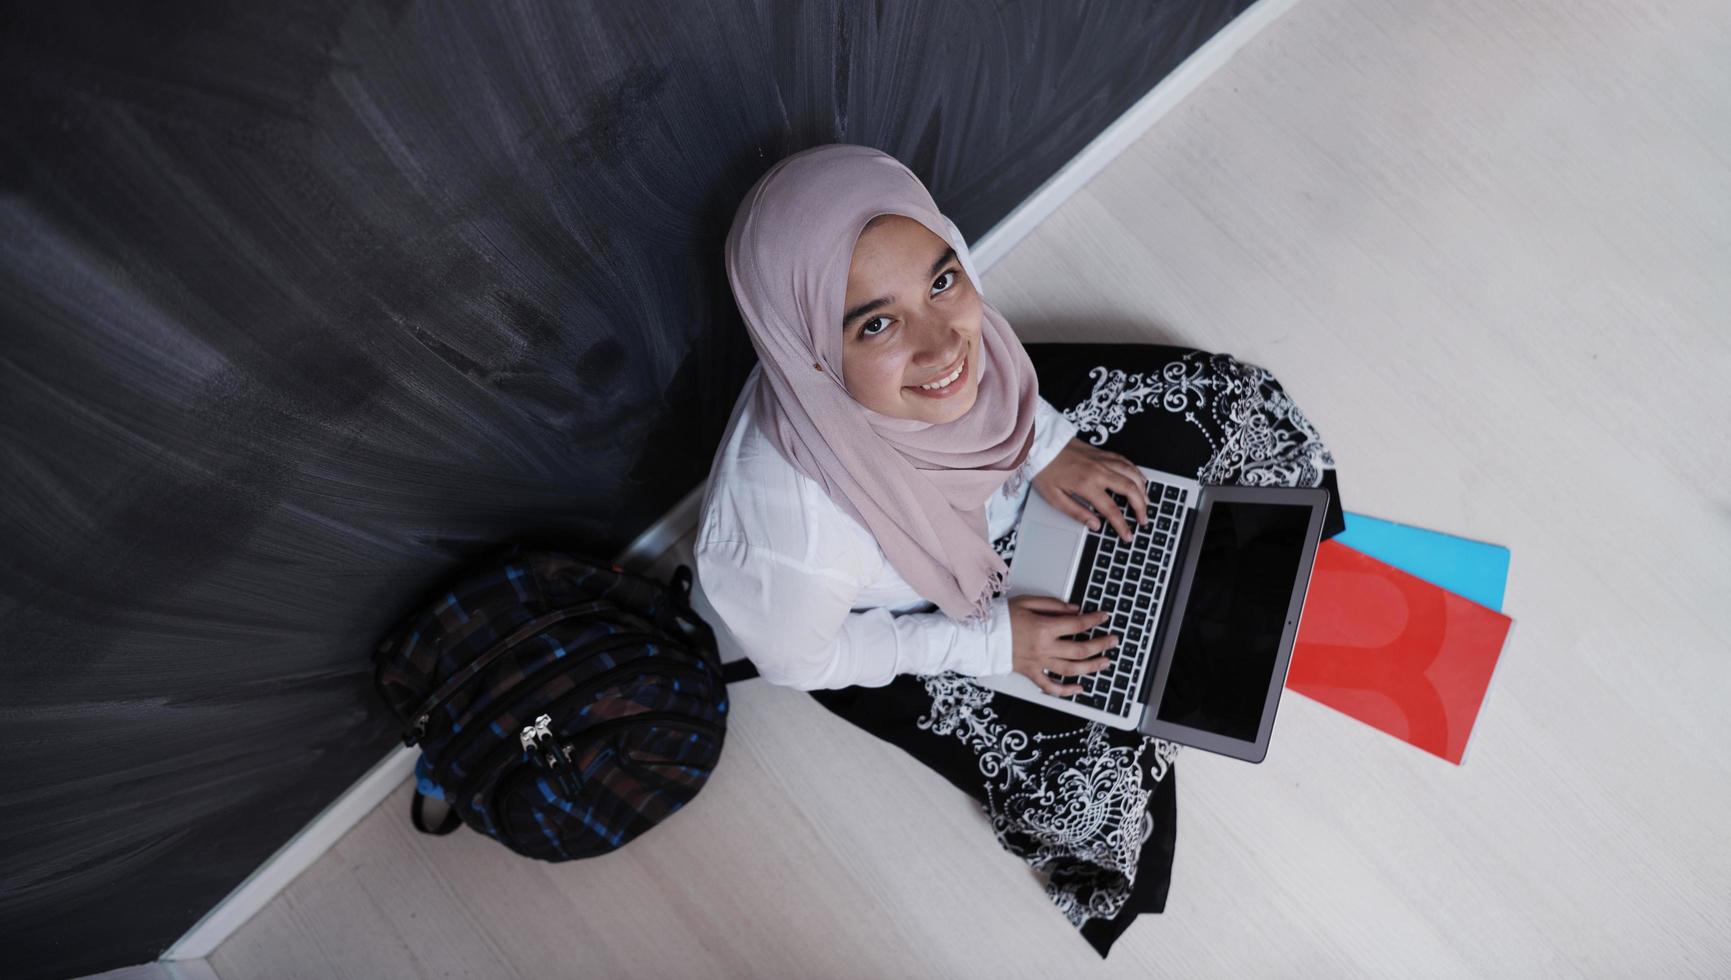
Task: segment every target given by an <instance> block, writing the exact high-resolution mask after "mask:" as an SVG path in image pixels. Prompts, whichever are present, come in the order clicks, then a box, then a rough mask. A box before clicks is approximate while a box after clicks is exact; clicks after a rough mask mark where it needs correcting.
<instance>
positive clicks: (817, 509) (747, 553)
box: [693, 365, 1076, 691]
mask: <svg viewBox="0 0 1731 980" xmlns="http://www.w3.org/2000/svg"><path fill="white" fill-rule="evenodd" d="M762 373H763V368H762V366H761V365H760V366H758V367H756V368H753V369H752V373H751V375H750V377H748V378H747V379H746V382H745V387H744V388H743V389H742V390H741V391H740V394H739V398H738V400H737V401H736V402H735V403H734V408H733V417H732V419H731V420H730V421H729V422H728V424H727V430H726V432H725V433H724V434H723V436H722V439H721V445H720V448H718V449H717V450H716V453H715V460H714V463H713V465H712V466H711V468H710V474H709V486H708V488H707V489H706V490H705V492H704V495H703V510H702V517H701V519H700V522H699V524H698V530H697V536H696V540H695V543H694V548H693V551H694V558H695V561H696V565H697V568H696V572H695V574H696V579H697V582H698V588H700V589H701V590H702V592H703V595H704V597H705V598H706V599H707V600H708V602H709V605H710V607H711V608H713V609H714V611H715V613H716V614H717V616H719V617H720V619H721V622H720V623H712V624H711V625H713V626H715V627H716V629H717V630H718V631H720V630H725V631H726V632H727V633H730V634H731V635H732V637H733V639H734V640H735V642H736V643H737V645H738V647H739V648H740V649H742V650H743V651H744V652H745V654H746V655H747V656H749V657H750V658H751V661H752V663H754V664H756V666H757V669H758V672H759V674H760V675H761V676H762V677H763V678H764V679H765V680H766V681H769V682H770V683H772V684H780V685H784V686H788V687H794V688H798V689H800V690H807V691H809V690H813V689H817V688H837V687H849V686H851V685H860V686H863V687H882V686H884V685H886V684H888V683H890V681H892V680H894V679H895V677H896V675H897V674H935V673H941V672H943V671H946V670H953V671H956V672H957V673H961V674H967V675H973V676H978V675H982V674H1007V673H1009V672H1010V670H1011V654H1012V647H1011V643H1010V609H1009V600H1008V598H1007V597H1005V596H999V597H998V598H997V599H995V600H994V601H993V603H992V614H991V618H990V620H989V621H988V622H987V623H985V624H984V625H983V626H981V627H970V626H968V625H966V624H964V623H962V622H959V621H957V620H952V619H951V618H950V617H949V616H948V615H947V614H945V613H944V612H942V611H941V610H939V609H938V607H937V605H936V604H935V603H933V602H930V601H928V600H926V599H925V598H924V597H922V596H921V595H920V594H919V593H918V592H916V591H914V588H913V586H911V585H909V584H908V583H907V582H906V580H904V579H903V578H902V577H901V575H900V574H899V573H898V572H897V571H896V570H895V568H894V566H892V565H891V564H890V563H889V558H888V556H886V555H885V554H884V552H883V549H882V548H881V547H879V546H878V543H877V539H876V538H875V537H874V536H873V535H872V534H871V532H870V531H869V530H868V529H866V528H865V527H864V526H863V525H861V524H860V523H859V522H858V521H857V520H855V519H854V518H853V516H852V515H850V514H848V513H847V512H846V511H843V510H842V509H841V508H840V507H838V506H837V505H836V503H835V502H834V501H833V500H831V499H830V498H829V495H828V494H827V493H825V492H824V489H823V486H822V485H821V484H819V483H818V482H817V481H816V480H813V479H811V478H810V477H808V476H806V475H805V474H803V473H801V472H799V471H798V470H796V469H794V467H793V464H791V463H789V462H788V461H787V460H786V459H784V458H782V455H781V454H780V453H779V452H777V451H776V448H775V446H774V445H772V444H771V443H770V442H769V439H768V436H767V435H766V434H765V433H764V431H763V430H762V428H760V427H759V426H758V425H757V423H756V419H755V417H754V411H753V405H754V401H755V395H756V391H757V385H758V384H759V383H761V378H762ZM1036 412H1037V414H1036V415H1035V417H1034V445H1033V448H1032V449H1031V450H1029V453H1028V459H1027V461H1026V462H1025V463H1023V465H1022V467H1021V469H1019V470H1017V471H1016V472H1015V473H1014V474H1012V475H1011V476H1010V478H1009V479H1007V480H1006V481H1005V483H1004V486H1003V488H1002V490H1000V491H999V492H997V493H994V494H992V499H991V501H990V503H989V504H987V507H986V520H987V527H988V531H989V537H988V538H987V541H988V542H990V541H996V540H997V539H998V538H999V537H1001V536H1003V535H1004V534H1006V533H1008V532H1009V530H1010V529H1011V528H1013V527H1015V526H1016V524H1017V522H1019V521H1020V520H1021V518H1022V509H1023V507H1024V506H1025V504H1026V503H1027V499H1028V493H1029V492H1030V487H1031V484H1030V482H1029V481H1030V479H1031V478H1032V476H1033V475H1034V474H1035V473H1038V472H1039V471H1040V470H1042V469H1044V468H1045V467H1046V464H1048V463H1050V462H1051V461H1052V460H1053V459H1054V458H1056V457H1057V455H1058V453H1059V452H1061V451H1062V450H1063V448H1064V446H1065V445H1067V444H1068V443H1069V441H1070V440H1071V439H1073V438H1074V437H1075V435H1076V426H1075V424H1074V423H1072V422H1071V421H1070V420H1069V419H1066V418H1065V417H1064V416H1063V415H1062V413H1060V412H1059V411H1058V410H1057V409H1055V408H1053V407H1052V405H1051V404H1050V403H1048V402H1047V401H1046V400H1045V399H1044V398H1041V399H1039V400H1038V401H1037V403H1036Z"/></svg>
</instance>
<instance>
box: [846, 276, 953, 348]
mask: <svg viewBox="0 0 1731 980" xmlns="http://www.w3.org/2000/svg"><path fill="white" fill-rule="evenodd" d="M957 275H959V273H957V272H956V270H954V269H946V270H944V274H943V275H941V276H939V277H938V278H937V279H936V280H934V281H933V282H932V290H933V292H934V293H945V292H948V291H949V290H950V289H952V288H953V287H954V286H955V285H956V276H957ZM945 279H948V280H950V281H949V283H948V284H947V285H945V286H944V287H943V288H941V289H940V288H939V287H938V283H940V282H943V281H944V280H945ZM888 319H889V317H887V316H874V317H872V318H871V319H870V320H867V321H866V322H864V323H862V324H860V328H859V335H860V336H861V337H876V336H877V335H878V334H881V333H883V332H884V330H888V329H889V327H887V326H886V327H884V328H883V330H878V331H876V332H875V333H874V332H873V331H872V329H871V326H872V324H874V323H876V322H878V321H879V320H888Z"/></svg>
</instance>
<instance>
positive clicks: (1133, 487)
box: [1120, 457, 1148, 524]
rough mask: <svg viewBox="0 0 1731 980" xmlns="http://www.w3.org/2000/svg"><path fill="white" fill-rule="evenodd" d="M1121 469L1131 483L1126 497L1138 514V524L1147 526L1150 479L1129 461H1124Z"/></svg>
mask: <svg viewBox="0 0 1731 980" xmlns="http://www.w3.org/2000/svg"><path fill="white" fill-rule="evenodd" d="M1120 458H1121V457H1120ZM1120 468H1121V469H1122V471H1123V473H1124V478H1125V479H1127V480H1129V481H1130V488H1129V490H1128V492H1126V493H1125V494H1124V496H1125V497H1126V498H1128V499H1129V501H1130V508H1131V509H1132V510H1134V511H1135V512H1136V523H1138V524H1146V523H1148V478H1147V477H1145V476H1143V475H1142V471H1141V470H1140V469H1137V468H1136V464H1135V463H1132V462H1130V461H1129V460H1127V459H1126V460H1124V465H1123V466H1122V467H1120Z"/></svg>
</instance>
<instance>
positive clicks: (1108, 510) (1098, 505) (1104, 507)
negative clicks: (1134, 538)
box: [1090, 477, 1130, 541]
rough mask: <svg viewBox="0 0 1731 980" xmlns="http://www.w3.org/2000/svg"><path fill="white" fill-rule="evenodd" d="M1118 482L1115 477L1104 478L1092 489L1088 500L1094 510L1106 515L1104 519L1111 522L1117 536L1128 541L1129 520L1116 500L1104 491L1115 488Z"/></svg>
mask: <svg viewBox="0 0 1731 980" xmlns="http://www.w3.org/2000/svg"><path fill="white" fill-rule="evenodd" d="M1118 482H1119V481H1118V479H1117V478H1116V477H1112V478H1109V479H1108V480H1106V481H1105V482H1104V483H1103V484H1102V485H1101V486H1100V487H1098V488H1097V489H1095V490H1094V493H1093V496H1092V499H1091V501H1090V502H1091V503H1093V505H1094V509H1095V510H1097V511H1099V512H1100V513H1102V514H1105V515H1106V520H1108V521H1110V522H1111V523H1112V528H1113V530H1115V531H1117V532H1118V536H1119V537H1121V538H1123V539H1124V540H1126V541H1128V540H1130V522H1129V521H1126V520H1125V519H1124V511H1123V510H1122V509H1120V508H1119V507H1118V502H1117V501H1116V500H1113V499H1112V497H1111V495H1110V494H1108V493H1107V492H1106V491H1107V490H1108V489H1115V488H1116V487H1117V485H1118Z"/></svg>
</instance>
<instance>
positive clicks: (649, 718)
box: [462, 711, 721, 831]
mask: <svg viewBox="0 0 1731 980" xmlns="http://www.w3.org/2000/svg"><path fill="white" fill-rule="evenodd" d="M541 717H542V718H547V717H549V715H547V714H545V713H544V714H542V715H541ZM539 720H540V719H539V718H538V719H536V721H537V723H538V722H539ZM632 724H636V725H645V726H646V727H650V728H654V727H657V726H659V727H674V728H685V729H688V730H692V731H698V732H702V733H704V734H706V735H709V736H710V737H711V739H713V740H715V741H717V742H719V741H720V738H721V734H720V733H719V732H718V731H717V730H716V729H715V726H713V725H710V724H708V723H707V722H701V721H697V720H695V719H692V718H689V717H687V716H685V715H680V714H677V713H674V712H668V711H639V712H637V713H636V714H630V715H623V716H621V717H618V718H609V719H607V720H606V721H604V722H601V723H599V724H595V725H590V726H589V727H588V728H585V729H583V730H582V731H579V732H577V733H576V734H574V735H572V736H571V738H572V740H571V741H570V742H567V743H565V744H563V745H559V746H558V750H559V752H560V753H561V754H563V755H564V757H565V759H566V762H567V763H568V764H571V765H575V764H576V759H577V757H578V756H579V755H581V754H582V752H581V750H582V749H587V748H588V747H589V746H590V745H592V744H594V743H595V742H596V741H598V740H599V739H600V738H601V736H603V735H605V734H606V733H607V732H609V731H616V730H619V729H622V728H625V727H626V726H628V725H632ZM531 730H534V731H537V732H539V731H542V730H544V728H543V727H542V726H539V725H538V724H532V725H525V726H524V733H523V738H524V739H525V740H527V738H528V735H529V732H530V731H531ZM619 756H620V758H628V757H629V753H627V752H624V751H621V752H620V753H619ZM525 770H528V772H529V773H530V774H535V773H547V774H548V775H549V776H550V777H552V778H554V779H555V780H557V775H556V774H554V773H552V772H551V771H550V770H548V769H546V768H545V767H542V766H536V765H534V764H533V763H530V764H527V765H524V766H519V767H518V768H517V769H516V770H514V771H512V772H510V773H508V774H506V775H505V776H502V777H500V779H499V780H498V783H497V785H495V786H494V788H493V793H492V796H491V798H490V799H488V800H487V802H486V805H485V806H486V815H487V820H488V821H489V822H490V823H491V825H492V827H493V828H494V829H495V830H496V831H502V830H503V826H504V825H503V822H502V820H501V819H500V818H501V814H500V804H501V801H502V800H503V799H504V798H505V797H506V796H507V795H509V792H510V790H512V789H515V788H516V785H517V783H519V782H521V781H522V779H523V778H524V771H525ZM578 779H579V780H581V774H578ZM558 781H560V782H561V783H562V782H563V781H562V780H558ZM576 785H577V789H578V791H579V792H580V791H581V789H582V783H581V781H579V782H578V783H577V784H576ZM572 795H575V794H572ZM473 798H474V797H473V791H470V792H469V793H468V794H467V795H465V796H463V797H462V799H465V800H468V799H473ZM571 802H575V800H574V799H573V800H571Z"/></svg>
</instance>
